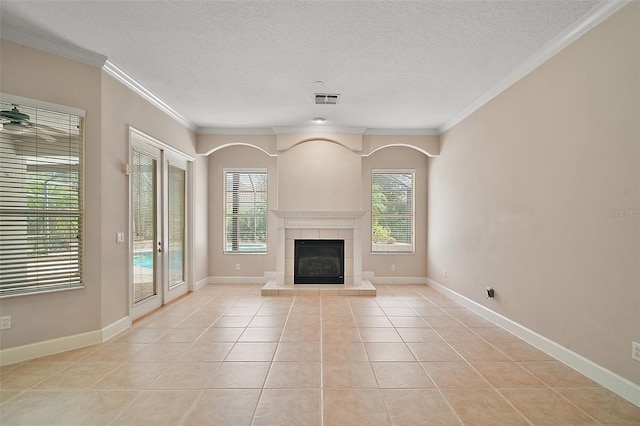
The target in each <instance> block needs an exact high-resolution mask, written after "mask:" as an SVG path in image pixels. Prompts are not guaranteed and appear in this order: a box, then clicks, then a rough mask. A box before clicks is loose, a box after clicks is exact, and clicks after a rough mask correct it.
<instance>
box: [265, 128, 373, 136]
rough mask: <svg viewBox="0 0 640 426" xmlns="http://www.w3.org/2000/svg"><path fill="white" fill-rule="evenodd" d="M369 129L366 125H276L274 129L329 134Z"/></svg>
mask: <svg viewBox="0 0 640 426" xmlns="http://www.w3.org/2000/svg"><path fill="white" fill-rule="evenodd" d="M366 130H367V128H366V127H331V126H299V127H298V126H292V127H288V126H276V127H273V131H274V132H275V133H276V134H286V133H314V134H327V133H352V134H357V135H362V134H364V132H365V131H366Z"/></svg>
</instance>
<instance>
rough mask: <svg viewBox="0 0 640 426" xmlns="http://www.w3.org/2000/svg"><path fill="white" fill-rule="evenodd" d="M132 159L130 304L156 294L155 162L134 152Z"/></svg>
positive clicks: (156, 203)
mask: <svg viewBox="0 0 640 426" xmlns="http://www.w3.org/2000/svg"><path fill="white" fill-rule="evenodd" d="M132 155H133V161H132V162H133V167H132V176H131V178H132V199H131V209H132V216H133V217H132V220H133V223H132V226H133V302H134V304H136V303H140V302H142V301H144V300H145V299H148V298H150V297H153V296H156V295H157V294H158V285H157V281H158V280H157V279H156V278H157V277H156V275H157V274H156V271H157V264H156V241H158V238H157V237H158V236H157V229H158V222H157V217H158V209H157V207H158V199H157V198H158V196H157V193H158V191H157V185H158V159H157V158H155V157H153V156H151V155H149V154H147V153H144V152H141V151H138V150H136V149H134V150H133V154H132Z"/></svg>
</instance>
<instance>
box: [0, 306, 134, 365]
mask: <svg viewBox="0 0 640 426" xmlns="http://www.w3.org/2000/svg"><path fill="white" fill-rule="evenodd" d="M130 326H131V319H130V318H129V317H128V316H126V317H123V318H121V319H119V320H117V321H115V322H113V323H111V324H109V325H107V326H105V327H103V328H102V329H100V330H94V331H88V332H86V333H80V334H74V335H72V336H64V337H59V338H57V339H50V340H44V341H42V342H36V343H30V344H28V345H23V346H16V347H15V348H8V349H3V350H2V351H0V366H1V365H9V364H15V363H16V362H22V361H28V360H31V359H34V358H40V357H43V356H48V355H54V354H57V353H60V352H66V351H71V350H73V349H80V348H84V347H86V346H91V345H97V344H99V343H102V342H104V341H106V340H108V339H110V338H112V337H114V336H116V335H118V334H120V333H122V332H123V331H125V330H126V329H128V328H129V327H130Z"/></svg>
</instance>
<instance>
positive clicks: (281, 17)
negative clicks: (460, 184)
mask: <svg viewBox="0 0 640 426" xmlns="http://www.w3.org/2000/svg"><path fill="white" fill-rule="evenodd" d="M612 3H616V2H611V1H609V2H607V1H597V0H593V1H590V0H581V1H576V0H570V1H564V0H554V1H478V0H476V1H402V2H401V1H255V2H246V1H161V2H149V1H84V2H77V1H6V0H1V2H0V8H1V9H0V19H1V20H0V35H2V37H4V38H9V39H13V40H14V41H19V42H20V41H21V40H20V39H23V40H28V41H29V43H25V44H32V45H33V44H39V46H35V47H40V48H45V49H47V50H52V49H53V50H55V49H58V51H59V52H63V53H64V52H65V51H66V52H70V51H73V50H74V49H76V50H78V51H79V52H83V51H90V52H95V53H97V54H99V55H104V56H106V57H107V58H108V61H109V62H108V64H109V63H111V64H113V65H115V66H116V67H117V68H119V69H121V70H124V71H125V72H126V73H127V74H128V75H129V76H130V77H132V78H133V79H135V80H137V81H138V82H139V83H140V84H142V85H143V86H144V87H145V88H146V89H148V90H149V91H150V92H152V93H153V94H155V95H156V96H157V97H159V98H160V99H161V100H163V101H164V102H165V103H166V104H168V105H169V106H170V108H172V109H173V110H175V112H177V114H179V115H180V116H182V117H184V119H185V121H187V122H188V123H190V124H191V125H192V127H193V128H195V129H198V130H199V131H202V132H207V131H211V132H215V131H225V130H226V131H232V129H235V130H234V131H243V130H244V131H247V132H250V131H261V130H263V129H272V128H276V129H281V130H284V129H287V128H288V129H293V128H296V129H298V128H313V127H311V126H313V123H312V121H311V120H312V118H314V117H318V116H322V117H325V118H326V119H327V121H326V123H325V124H323V126H324V127H325V128H330V129H355V128H361V129H369V131H370V132H380V133H383V132H394V131H395V132H405V133H416V134H428V133H430V132H433V133H438V132H441V131H443V130H446V129H447V128H448V127H450V126H451V124H452V123H455V121H456V120H458V119H459V118H461V117H462V116H464V115H465V114H467V113H468V112H469V111H472V110H473V109H474V108H475V107H477V106H478V105H480V104H481V103H482V102H485V101H486V100H488V99H489V98H490V97H491V96H493V95H495V94H497V93H498V92H499V91H500V90H502V89H504V88H505V87H506V86H508V85H509V84H511V83H513V82H514V81H515V79H517V78H519V77H522V76H523V75H524V74H526V72H528V71H530V70H531V68H532V67H534V66H536V65H539V64H540V63H541V62H542V61H543V60H544V59H546V58H548V57H549V55H550V54H553V53H555V52H556V51H557V50H558V49H560V48H561V47H563V46H564V45H566V43H568V42H570V41H571V40H572V39H573V38H575V36H577V35H580V34H581V33H582V32H584V30H585V29H588V28H590V26H592V25H594V24H595V23H597V22H599V20H601V19H603V16H604V15H607V14H610V13H611V10H612V7H611V4H612ZM618 7H619V6H618ZM572 37H573V38H572ZM16 39H18V40H16ZM69 47H72V48H73V49H69ZM65 49H66V50H65ZM318 80H321V81H324V85H320V84H317V83H314V82H316V81H318ZM314 92H334V93H340V95H341V97H340V101H339V103H338V105H315V104H314V97H313V94H314ZM238 128H242V129H241V130H239V129H238ZM216 129H217V130H216Z"/></svg>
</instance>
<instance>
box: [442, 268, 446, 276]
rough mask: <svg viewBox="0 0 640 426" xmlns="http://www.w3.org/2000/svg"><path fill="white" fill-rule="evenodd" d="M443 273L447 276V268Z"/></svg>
mask: <svg viewBox="0 0 640 426" xmlns="http://www.w3.org/2000/svg"><path fill="white" fill-rule="evenodd" d="M442 275H444V277H445V278H447V270H446V269H445V270H444V274H442Z"/></svg>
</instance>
